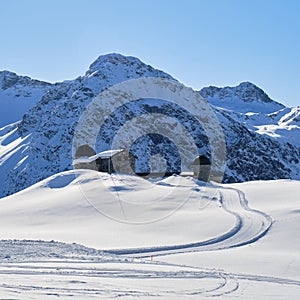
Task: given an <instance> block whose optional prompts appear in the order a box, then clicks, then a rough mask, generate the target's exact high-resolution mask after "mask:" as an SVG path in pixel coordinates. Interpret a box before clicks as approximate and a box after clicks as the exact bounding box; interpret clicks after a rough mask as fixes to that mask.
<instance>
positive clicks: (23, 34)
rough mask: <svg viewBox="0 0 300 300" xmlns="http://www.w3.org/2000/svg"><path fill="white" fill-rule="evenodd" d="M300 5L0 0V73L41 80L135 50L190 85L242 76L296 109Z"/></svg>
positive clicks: (270, 0) (252, 0)
mask: <svg viewBox="0 0 300 300" xmlns="http://www.w3.org/2000/svg"><path fill="white" fill-rule="evenodd" d="M299 15H300V1H297V0H295V1H292V0H285V1H284V0H249V1H246V0H239V1H237V0H236V1H235V0H203V1H201V0H195V1H192V0H185V1H184V0H183V1H179V0H178V1H176V0H173V1H172V0H160V1H158V0H149V1H146V0H144V1H143V0H127V1H126V0H119V1H118V0H111V1H109V0H106V1H104V0H98V1H97V0H86V1H76V0H60V1H57V0H51V1H50V0H49V1H46V0H36V1H33V0H26V1H22V0H19V1H17V0H2V1H0V22H1V24H0V34H1V35H0V37H1V44H0V70H4V69H6V70H10V71H14V72H16V73H18V74H21V75H28V76H31V77H33V78H37V79H41V80H47V81H51V82H54V81H61V80H65V79H72V78H75V77H77V76H79V75H82V74H84V72H85V71H86V70H87V68H88V66H89V65H90V64H91V63H92V62H93V61H94V60H95V59H96V58H97V57H98V56H99V55H100V54H106V53H109V52H117V53H121V54H124V55H133V56H137V57H138V58H140V59H141V60H143V61H144V62H146V63H149V64H151V65H152V66H154V67H156V68H159V69H162V70H164V71H166V72H168V73H170V74H171V75H172V76H173V77H175V78H177V79H178V80H180V81H181V82H183V83H185V84H186V85H188V86H191V87H193V88H195V89H200V88H202V87H203V86H207V85H217V86H225V85H236V84H238V83H240V82H242V81H251V82H253V83H255V84H257V85H258V86H260V87H261V88H263V89H264V90H265V91H266V92H267V93H268V94H269V95H270V96H271V97H272V98H273V99H275V100H279V101H281V102H283V103H284V104H286V105H290V106H296V105H300V91H299V86H300V17H299Z"/></svg>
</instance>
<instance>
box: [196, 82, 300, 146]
mask: <svg viewBox="0 0 300 300" xmlns="http://www.w3.org/2000/svg"><path fill="white" fill-rule="evenodd" d="M199 93H200V94H201V95H202V96H203V97H204V98H206V99H207V100H208V101H209V103H211V104H212V105H214V106H216V107H217V109H221V110H222V111H223V112H224V113H227V114H228V115H230V116H231V117H232V118H233V119H235V120H236V121H238V122H240V123H243V124H244V125H245V126H246V127H247V128H248V129H249V130H251V131H255V132H257V133H259V134H264V135H268V136H270V137H272V138H274V139H276V140H277V141H279V142H281V143H290V144H292V145H295V146H296V147H299V146H300V122H299V107H294V108H288V107H284V105H282V104H281V103H278V102H276V101H274V100H272V99H270V98H269V97H268V95H266V93H265V92H264V91H263V90H261V89H260V88H258V87H257V86H255V85H254V84H252V83H250V82H243V83H241V84H239V85H238V86H237V87H224V88H217V87H213V86H211V87H206V88H203V89H202V90H200V91H199Z"/></svg>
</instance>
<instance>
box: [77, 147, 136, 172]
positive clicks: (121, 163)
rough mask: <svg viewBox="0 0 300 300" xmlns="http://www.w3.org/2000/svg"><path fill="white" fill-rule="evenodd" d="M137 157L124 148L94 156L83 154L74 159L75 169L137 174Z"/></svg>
mask: <svg viewBox="0 0 300 300" xmlns="http://www.w3.org/2000/svg"><path fill="white" fill-rule="evenodd" d="M135 160H136V157H135V156H134V155H133V154H132V153H130V152H128V151H126V150H124V149H116V150H107V151H103V152H100V153H97V154H95V155H93V156H82V157H79V158H76V159H75V160H74V161H73V165H74V168H75V169H90V170H96V171H99V172H106V173H110V174H111V173H115V172H116V173H123V174H135Z"/></svg>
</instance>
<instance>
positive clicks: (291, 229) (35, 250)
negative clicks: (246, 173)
mask: <svg viewBox="0 0 300 300" xmlns="http://www.w3.org/2000/svg"><path fill="white" fill-rule="evenodd" d="M299 188H300V183H299V182H297V181H285V180H282V181H273V182H272V181H270V182H251V183H244V184H234V185H221V186H216V185H209V186H206V187H205V186H204V185H203V184H201V183H200V182H197V181H195V180H194V179H192V178H179V177H176V176H174V177H170V178H167V179H164V180H160V181H153V182H148V181H145V180H143V179H141V178H137V177H133V176H125V175H124V176H122V175H113V177H111V176H110V175H108V174H100V177H99V174H98V173H97V172H93V171H83V170H82V171H78V172H77V173H76V176H75V173H74V171H69V172H65V173H60V174H57V175H55V176H52V177H50V178H48V179H46V180H44V181H42V182H40V183H38V184H36V185H34V186H32V187H30V188H28V189H26V190H24V191H22V192H20V193H18V194H15V195H12V196H10V197H7V198H3V199H1V200H0V234H1V237H2V239H3V240H2V241H0V249H1V255H0V276H1V284H0V296H1V298H12V299H44V298H45V299H51V298H57V297H58V296H59V297H62V298H63V299H68V298H70V297H73V299H74V297H75V298H76V299H77V298H79V299H80V298H81V299H93V298H97V297H98V298H99V297H101V299H111V298H115V297H122V299H136V298H141V299H153V298H154V297H159V298H161V299H186V298H191V299H202V298H203V299H204V298H207V297H216V296H219V297H221V298H222V299H227V298H239V299H253V297H255V298H257V299H270V298H274V297H277V298H278V299H297V296H298V295H299V293H300V277H299V269H300V259H299V253H298V252H299V246H300V240H299V235H297V234H296V233H297V232H298V230H299V226H298V224H299V221H300V211H299V201H300V199H299V195H298V193H297V191H299ZM99 189H100V190H99ZM174 191H175V192H174ZM83 192H84V193H83ZM99 192H100V194H99ZM92 195H94V198H91V196H92ZM99 195H101V197H100V198H99V199H101V201H100V202H99V201H96V202H94V201H95V199H98V196H99ZM153 196H155V199H160V200H159V201H161V203H160V202H155V201H154V200H153ZM283 198H284V200H283ZM171 200H172V201H171ZM120 201H121V202H123V206H122V207H123V212H120V210H121V206H120ZM139 201H140V202H139ZM140 203H141V204H142V205H139V204H140ZM174 203H175V204H176V205H174ZM91 204H95V206H92V205H91ZM100 204H103V205H104V206H103V207H101V205H100ZM145 206H146V208H145ZM135 207H137V208H135ZM142 207H144V210H145V214H144V215H143V216H142V217H141V216H140V217H139V218H138V219H136V218H134V216H135V213H137V212H138V213H141V212H142ZM101 208H102V210H101ZM129 208H131V209H133V211H128V209H129ZM158 208H161V209H158ZM157 212H158V214H157ZM124 213H125V215H126V220H125V221H124V219H122V217H124ZM106 214H107V215H108V216H106ZM151 216H152V217H153V218H154V217H157V216H158V217H160V218H156V219H155V218H154V219H153V221H152V222H151V221H150V219H149V217H151ZM162 216H163V217H162ZM118 217H119V221H118V220H117V218H118ZM130 219H131V220H132V221H133V222H131V223H130ZM137 220H138V221H140V223H137V222H136V221H137ZM142 220H146V221H147V222H145V223H143V222H141V221H142ZM24 239H26V240H24ZM46 240H48V242H46ZM51 240H52V241H51ZM58 241H59V242H58ZM74 242H76V243H79V244H82V245H79V244H74ZM83 245H85V246H83ZM117 246H118V247H117ZM96 249H98V250H96Z"/></svg>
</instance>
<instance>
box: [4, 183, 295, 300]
mask: <svg viewBox="0 0 300 300" xmlns="http://www.w3.org/2000/svg"><path fill="white" fill-rule="evenodd" d="M218 188H219V201H220V203H221V207H222V208H223V209H224V210H225V211H226V212H227V213H230V214H232V215H234V216H235V218H236V222H235V226H233V228H232V229H231V230H229V231H228V232H227V233H225V234H223V235H221V236H217V237H215V238H212V239H209V240H206V241H200V242H197V243H192V244H184V245H175V246H161V247H148V248H135V249H117V250H105V251H101V250H96V249H93V248H88V247H85V246H81V245H78V244H66V243H60V242H55V241H50V242H46V241H32V240H23V241H20V240H3V241H0V278H1V281H0V298H1V299H46V298H47V299H48V298H49V297H55V298H56V297H63V298H69V297H73V299H74V297H75V298H76V299H92V298H95V297H96V298H97V297H101V298H102V299H111V298H116V297H122V298H123V299H132V298H137V297H140V298H142V299H148V298H153V297H162V298H163V299H178V298H183V299H185V298H186V297H188V298H194V299H201V298H206V297H221V298H222V297H226V296H227V295H228V296H230V295H231V294H232V293H237V294H234V296H237V295H239V293H240V294H241V296H242V295H243V290H244V289H245V287H246V288H247V286H248V285H249V284H250V285H251V286H255V287H257V286H258V288H260V286H259V285H261V284H263V285H264V286H265V285H268V284H269V285H271V286H270V288H272V287H274V285H275V287H280V288H288V289H289V287H293V289H294V290H295V289H296V293H297V291H298V289H299V292H300V281H297V280H291V279H286V278H277V277H268V276H261V275H253V274H241V273H228V272H225V271H223V270H217V269H203V268H199V267H194V266H188V265H179V264H172V263H166V262H160V261H158V260H155V261H150V260H148V259H149V257H150V256H161V255H171V254H175V253H181V252H195V251H211V250H222V249H228V248H232V247H239V246H243V245H247V244H250V243H253V242H255V241H257V240H258V239H259V238H261V237H263V236H264V235H265V234H266V233H267V232H268V230H269V229H270V227H271V225H272V220H271V218H270V217H269V216H268V215H267V214H265V213H263V212H261V211H257V210H253V209H250V208H249V206H248V202H247V200H246V198H245V195H244V193H243V192H241V191H239V190H237V189H233V188H227V187H226V188H224V187H218ZM145 257H148V259H145ZM150 287H151V288H150Z"/></svg>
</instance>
